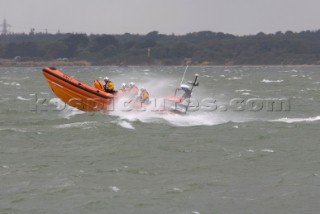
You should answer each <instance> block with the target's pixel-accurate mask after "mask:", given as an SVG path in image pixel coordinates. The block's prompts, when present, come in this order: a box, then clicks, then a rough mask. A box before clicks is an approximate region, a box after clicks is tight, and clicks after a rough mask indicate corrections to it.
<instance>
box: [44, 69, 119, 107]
mask: <svg viewBox="0 0 320 214" xmlns="http://www.w3.org/2000/svg"><path fill="white" fill-rule="evenodd" d="M42 73H43V75H44V76H45V77H46V79H47V81H48V83H49V85H50V87H51V89H52V91H53V92H54V93H55V94H56V96H57V97H59V98H60V99H61V100H62V101H63V102H65V103H67V104H68V105H70V106H72V107H75V108H77V109H79V110H82V111H89V112H92V111H100V110H102V111H107V110H110V109H112V106H111V105H112V104H113V100H114V98H115V96H114V95H113V94H110V93H106V92H104V91H102V90H99V89H97V88H94V87H92V86H90V85H87V84H85V83H82V82H80V81H78V80H76V79H74V78H72V77H70V76H68V75H66V74H64V73H62V72H61V71H59V70H57V69H55V68H49V67H47V68H44V69H43V70H42Z"/></svg>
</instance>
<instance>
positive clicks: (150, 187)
mask: <svg viewBox="0 0 320 214" xmlns="http://www.w3.org/2000/svg"><path fill="white" fill-rule="evenodd" d="M41 69H42V68H0V93H1V97H0V136H1V137H0V213H1V214H2V213H3V214H5V213H10V214H11V213H30V214H31V213H32V214H38V213H68V214H72V213H77V214H79V213H122V214H126V213H132V214H136V213H155V214H157V213H159V214H162V213H179V214H180V213H183V214H189V213H190V214H197V213H200V214H206V213H223V214H224V213H237V214H239V213H243V214H248V213H255V214H256V213H282V214H286V213H288V214H293V213H297V214H298V213H299V214H300V213H304V214H306V213H318V212H319V210H320V205H319V198H320V165H319V164H320V155H319V150H320V147H319V145H320V140H319V128H320V110H319V101H320V94H319V92H320V67H189V68H188V70H187V73H186V77H185V79H186V80H192V79H193V75H194V74H195V73H198V74H199V75H200V77H199V81H200V86H199V87H197V88H195V90H194V93H193V97H195V98H197V101H198V102H199V106H200V108H199V109H196V110H195V111H191V112H189V113H188V114H187V115H183V116H180V115H163V114H158V113H157V112H124V111H121V110H119V109H118V108H116V109H114V111H110V112H109V113H108V114H104V113H94V114H93V113H83V112H80V111H77V110H75V109H73V108H70V107H68V106H65V105H64V103H62V102H61V101H59V99H57V98H56V97H55V95H54V94H53V93H52V91H51V89H50V88H49V86H48V84H47V82H46V80H45V78H44V77H43V75H42V72H41ZM59 69H60V70H62V71H63V72H65V73H66V74H68V75H69V76H73V77H74V78H76V79H78V80H81V81H83V82H86V83H89V84H92V83H93V80H94V79H97V78H103V77H104V76H106V75H107V76H109V77H110V78H112V79H113V80H114V82H115V84H116V86H118V87H119V86H120V85H121V83H122V82H131V81H134V82H136V83H137V84H138V85H139V86H142V85H143V86H145V87H146V88H147V89H148V90H149V92H150V95H151V97H152V98H155V99H160V98H162V97H163V96H166V95H172V94H173V92H174V90H175V88H176V87H177V86H178V85H179V84H180V81H181V77H182V75H183V72H184V70H185V68H184V67H69V68H68V67H64V68H59ZM208 100H209V101H208ZM270 100H271V101H274V102H278V103H276V104H279V101H280V107H279V105H278V106H272V105H271V107H270ZM268 102H269V103H268ZM271 104H274V103H271ZM276 104H274V105H276ZM202 107H204V108H202ZM207 107H210V108H209V109H208V108H207Z"/></svg>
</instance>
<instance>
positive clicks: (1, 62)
mask: <svg viewBox="0 0 320 214" xmlns="http://www.w3.org/2000/svg"><path fill="white" fill-rule="evenodd" d="M77 66H119V67H127V66H186V65H185V64H177V65H162V64H141V65H116V64H110V65H94V64H92V63H91V62H89V61H85V60H70V61H61V60H48V61H35V60H29V61H16V60H9V59H0V67H2V68H3V67H77ZM189 66H190V67H259V66H266V67H320V65H319V64H272V65H271V64H264V65H263V64H261V65H259V64H247V65H242V64H239V65H233V64H210V63H208V62H206V63H203V64H192V63H189Z"/></svg>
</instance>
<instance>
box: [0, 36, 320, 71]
mask: <svg viewBox="0 0 320 214" xmlns="http://www.w3.org/2000/svg"><path fill="white" fill-rule="evenodd" d="M149 54H150V55H149ZM16 56H21V57H22V59H30V58H37V59H43V60H50V59H56V58H70V59H81V60H87V61H90V62H92V63H93V64H97V65H104V64H121V65H122V64H132V65H139V64H164V65H177V64H183V63H184V62H185V60H186V58H187V59H191V61H192V63H193V64H212V65H217V64H229V65H230V64H239V65H244V64H252V65H256V64H320V31H303V32H300V33H294V32H292V31H287V32H285V33H283V32H276V33H275V34H265V33H263V32H260V33H258V34H257V35H251V36H234V35H231V34H224V33H221V32H218V33H215V32H211V31H201V32H194V33H188V34H186V35H179V36H175V35H164V34H160V33H159V32H158V31H152V32H150V33H148V34H146V35H138V34H129V33H125V34H123V35H105V34H103V35H86V34H37V33H33V34H9V35H0V58H8V59H12V58H14V57H16Z"/></svg>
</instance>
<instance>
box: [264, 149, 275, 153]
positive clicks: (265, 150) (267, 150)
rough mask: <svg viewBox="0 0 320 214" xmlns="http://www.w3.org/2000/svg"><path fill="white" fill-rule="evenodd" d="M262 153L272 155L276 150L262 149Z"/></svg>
mask: <svg viewBox="0 0 320 214" xmlns="http://www.w3.org/2000/svg"><path fill="white" fill-rule="evenodd" d="M261 152H270V153H273V152H274V150H272V149H261Z"/></svg>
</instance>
